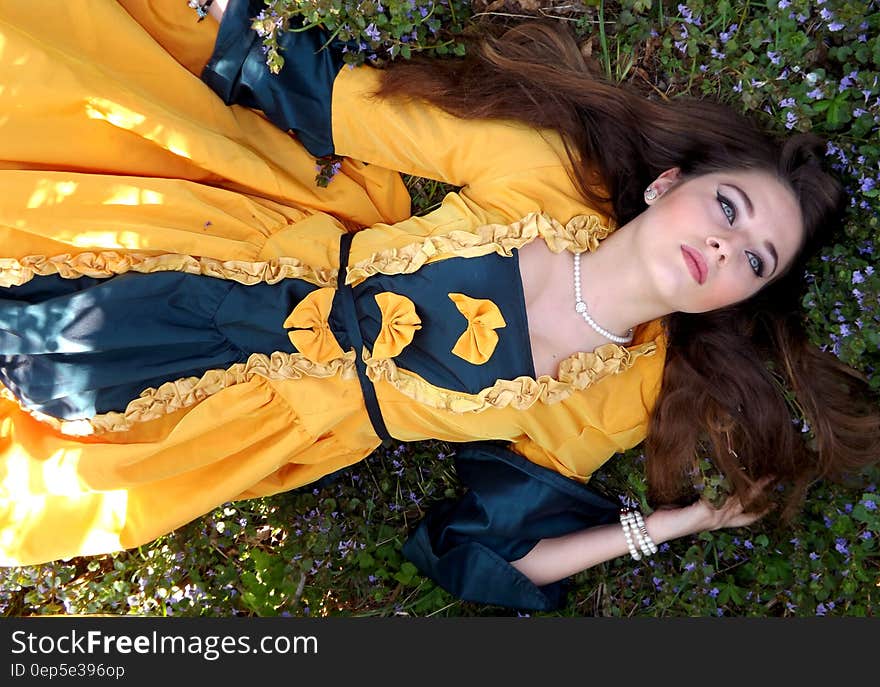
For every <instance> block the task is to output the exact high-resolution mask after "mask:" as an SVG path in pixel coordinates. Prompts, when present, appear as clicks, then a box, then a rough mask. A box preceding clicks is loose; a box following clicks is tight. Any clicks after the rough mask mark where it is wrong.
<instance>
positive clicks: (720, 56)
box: [709, 48, 727, 60]
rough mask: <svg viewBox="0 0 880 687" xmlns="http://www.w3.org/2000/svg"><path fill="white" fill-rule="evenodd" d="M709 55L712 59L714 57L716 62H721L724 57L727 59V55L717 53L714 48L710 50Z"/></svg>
mask: <svg viewBox="0 0 880 687" xmlns="http://www.w3.org/2000/svg"><path fill="white" fill-rule="evenodd" d="M709 53H710V54H711V55H712V57H714V58H715V59H716V60H723V59H724V58H725V57H727V55H725V54H724V53H723V52H718V51H717V50H716V49H715V48H712V49H711V50H710V51H709Z"/></svg>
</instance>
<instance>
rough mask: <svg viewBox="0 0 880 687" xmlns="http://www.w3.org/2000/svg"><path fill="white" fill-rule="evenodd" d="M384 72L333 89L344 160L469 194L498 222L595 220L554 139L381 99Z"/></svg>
mask: <svg viewBox="0 0 880 687" xmlns="http://www.w3.org/2000/svg"><path fill="white" fill-rule="evenodd" d="M380 78H381V72H380V71H379V70H377V69H374V68H372V67H356V68H348V67H345V68H343V69H342V71H341V72H340V73H339V75H338V76H337V77H336V81H335V82H334V85H333V103H332V113H333V115H332V116H333V141H334V146H335V149H336V152H337V154H339V155H342V156H346V157H350V158H354V159H357V160H361V161H364V162H367V163H369V164H372V165H380V166H382V167H385V168H388V169H394V170H398V171H400V172H404V173H406V174H411V175H415V176H420V177H425V178H429V179H436V180H439V181H443V182H445V183H449V184H453V185H455V186H459V187H462V190H461V195H462V196H463V198H464V200H465V202H466V203H467V204H468V205H469V207H470V209H471V210H472V211H475V208H480V209H482V210H483V212H485V213H488V214H489V215H490V216H491V217H492V221H508V222H510V221H515V220H517V219H520V218H522V217H524V216H525V215H527V214H528V213H530V212H535V211H543V212H547V213H548V214H550V215H551V216H553V217H554V218H556V219H557V220H559V221H560V222H567V221H568V220H569V219H570V218H571V217H572V216H574V215H576V214H585V213H594V214H595V211H593V210H592V209H590V208H589V207H587V206H586V204H585V202H584V200H583V199H582V197H581V194H580V193H579V192H578V191H577V189H576V188H575V186H574V184H573V183H572V180H571V178H570V177H569V174H568V171H567V165H568V158H567V155H566V153H565V150H564V147H563V145H562V142H561V140H560V138H559V136H558V135H557V134H556V133H555V132H551V131H542V130H537V129H535V128H533V127H530V126H528V125H526V124H523V123H520V122H515V121H509V120H467V119H461V118H458V117H455V116H453V115H450V114H448V113H446V112H444V111H443V110H441V109H439V108H437V107H435V106H433V105H431V104H429V103H425V102H423V101H419V100H408V99H405V98H387V99H386V98H378V97H375V96H374V93H375V92H376V91H377V90H378V88H379V85H380Z"/></svg>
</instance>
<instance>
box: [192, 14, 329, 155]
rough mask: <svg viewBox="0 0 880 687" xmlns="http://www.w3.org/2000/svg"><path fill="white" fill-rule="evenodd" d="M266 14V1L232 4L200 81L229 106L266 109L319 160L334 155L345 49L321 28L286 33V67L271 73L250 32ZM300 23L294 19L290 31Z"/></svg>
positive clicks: (258, 42)
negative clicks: (334, 116)
mask: <svg viewBox="0 0 880 687" xmlns="http://www.w3.org/2000/svg"><path fill="white" fill-rule="evenodd" d="M263 10H265V4H264V2H263V0H231V1H230V3H229V5H228V6H227V8H226V11H225V13H224V14H223V21H222V22H221V24H220V29H219V31H218V33H217V41H216V43H215V44H214V52H213V54H212V55H211V58H210V60H208V63H207V65H205V69H204V70H203V71H202V75H201V78H202V81H204V82H205V83H206V84H208V86H210V87H211V89H212V90H214V92H215V93H217V95H219V96H220V97H221V98H222V99H223V102H225V103H226V104H227V105H232V104H237V105H243V106H245V107H250V108H254V109H257V110H262V111H263V113H264V114H265V115H266V117H267V118H268V119H269V121H271V122H272V123H273V124H275V126H277V127H279V128H280V129H282V130H284V131H293V132H294V133H295V134H296V135H297V137H298V138H299V140H300V141H301V142H302V144H303V145H304V146H305V147H306V149H307V150H308V151H309V152H310V153H311V154H312V155H314V156H315V157H323V156H325V155H331V154H333V152H334V146H333V134H332V120H331V103H332V95H333V81H334V80H335V79H336V75H337V74H338V73H339V70H340V69H341V68H342V65H343V60H342V53H341V48H342V46H343V45H344V44H343V43H341V42H338V41H330V35H329V34H328V33H327V31H325V30H324V29H323V28H321V27H314V28H311V29H308V30H306V31H284V32H283V33H281V34H280V36H279V38H278V46H279V49H280V50H281V51H282V54H283V55H284V67H283V68H282V69H281V71H280V72H279V73H278V74H272V73H271V72H270V71H269V67H268V66H267V65H266V55H265V53H264V52H263V45H262V41H261V39H260V37H259V36H258V35H257V33H256V32H255V31H254V30H253V29H252V28H251V20H252V18H253V17H256V16H257V15H258V14H259V13H260V12H261V11H263ZM299 21H300V20H299V18H294V19H292V20H291V22H292V24H293V25H291V27H290V28H296V26H295V23H296V22H299ZM328 41H329V42H330V43H329V45H328Z"/></svg>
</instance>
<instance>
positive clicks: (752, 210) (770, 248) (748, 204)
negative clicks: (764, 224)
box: [722, 184, 779, 278]
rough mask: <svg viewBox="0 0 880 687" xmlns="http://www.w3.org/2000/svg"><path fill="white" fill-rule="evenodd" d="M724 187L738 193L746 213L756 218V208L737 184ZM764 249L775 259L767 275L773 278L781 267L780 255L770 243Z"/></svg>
mask: <svg viewBox="0 0 880 687" xmlns="http://www.w3.org/2000/svg"><path fill="white" fill-rule="evenodd" d="M722 186H728V187H730V188H732V189H733V190H734V191H736V192H737V193H738V194H739V195H740V196H741V197H742V199H743V202H744V203H745V206H746V212H747V213H748V215H749V219H752V218H753V217H754V216H755V206H754V205H752V199H751V198H749V196H748V195H747V194H746V192H745V191H743V190H742V189H741V188H740V187H739V186H737V185H736V184H722ZM764 248H766V249H767V252H768V253H770V257H772V258H773V269H772V270H770V274H768V275H767V277H768V278H770V277H772V276H773V273H774V272H775V271H776V267H777V266H778V265H779V255H777V253H776V248H775V246H774V245H773V244H772V243H770V242H769V241H764Z"/></svg>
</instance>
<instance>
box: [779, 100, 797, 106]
mask: <svg viewBox="0 0 880 687" xmlns="http://www.w3.org/2000/svg"><path fill="white" fill-rule="evenodd" d="M779 107H794V98H783V99H782V100H780V101H779Z"/></svg>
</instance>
